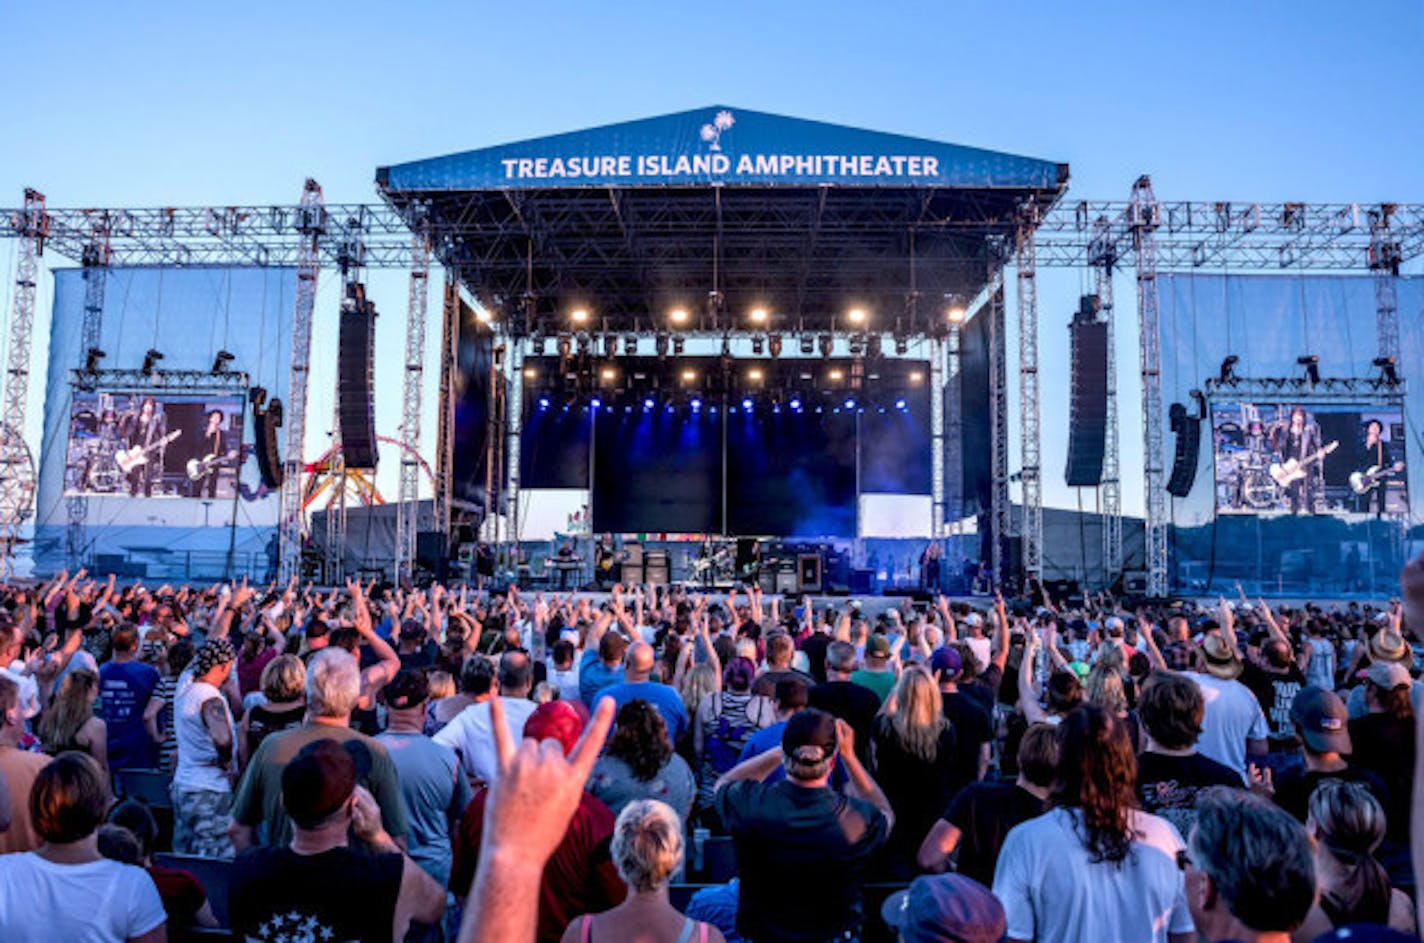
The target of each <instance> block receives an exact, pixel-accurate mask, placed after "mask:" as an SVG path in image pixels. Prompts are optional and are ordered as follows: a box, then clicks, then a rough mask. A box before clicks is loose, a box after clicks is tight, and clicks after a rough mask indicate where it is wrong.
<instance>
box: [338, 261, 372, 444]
mask: <svg viewBox="0 0 1424 943" xmlns="http://www.w3.org/2000/svg"><path fill="white" fill-rule="evenodd" d="M353 287H354V288H360V286H359V285H356V286H353ZM354 294H355V296H356V297H354V298H348V299H347V303H346V304H344V305H342V311H341V330H340V333H339V337H338V339H337V355H336V356H337V360H336V411H337V427H338V430H339V431H340V433H341V453H342V455H343V456H344V458H345V460H346V467H347V468H375V467H376V459H377V454H376V402H375V398H374V396H373V393H372V363H373V360H374V359H375V342H376V306H375V305H374V304H372V303H371V302H369V301H367V300H366V299H365V291H364V290H361V291H359V292H354Z"/></svg>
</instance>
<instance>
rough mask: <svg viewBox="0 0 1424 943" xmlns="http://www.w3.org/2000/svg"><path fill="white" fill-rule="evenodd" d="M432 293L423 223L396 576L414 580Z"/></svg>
mask: <svg viewBox="0 0 1424 943" xmlns="http://www.w3.org/2000/svg"><path fill="white" fill-rule="evenodd" d="M429 296H430V236H429V234H428V232H427V227H426V225H425V224H424V223H421V224H420V225H418V226H417V227H416V230H415V233H414V234H413V235H412V236H411V241H410V286H409V291H408V297H407V299H406V317H405V374H404V376H403V377H402V385H401V426H400V440H401V464H400V483H399V487H398V489H397V491H396V501H397V503H396V561H395V564H396V580H397V582H408V581H409V580H410V577H411V573H412V571H413V568H414V564H415V543H416V532H417V529H418V524H419V520H418V518H419V508H420V404H421V394H422V393H423V392H424V386H425V318H426V311H427V309H428V305H429Z"/></svg>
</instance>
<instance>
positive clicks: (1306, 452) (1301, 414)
mask: <svg viewBox="0 0 1424 943" xmlns="http://www.w3.org/2000/svg"><path fill="white" fill-rule="evenodd" d="M1271 448H1273V449H1274V450H1275V452H1276V454H1277V455H1279V456H1280V460H1281V462H1282V464H1284V463H1286V462H1289V461H1291V460H1292V459H1294V460H1295V461H1296V462H1298V463H1301V464H1304V463H1305V462H1306V459H1308V458H1309V457H1310V456H1312V455H1314V454H1315V453H1316V452H1318V451H1320V426H1319V425H1317V424H1316V423H1315V422H1314V421H1313V420H1312V419H1311V418H1310V417H1309V415H1307V413H1306V411H1305V407H1304V406H1292V407H1291V411H1290V421H1289V422H1287V423H1284V424H1280V423H1278V424H1277V425H1276V426H1275V427H1274V428H1273V429H1272V430H1271ZM1322 478H1323V475H1322V472H1321V466H1320V462H1319V461H1314V462H1312V463H1311V465H1310V467H1309V468H1307V469H1306V474H1305V475H1303V476H1302V477H1301V478H1299V479H1298V480H1296V481H1293V482H1291V483H1290V484H1288V485H1286V489H1285V490H1286V499H1287V500H1288V501H1289V502H1290V511H1291V513H1292V514H1314V513H1315V502H1316V499H1317V498H1318V497H1319V495H1320V492H1321V490H1322V489H1321V484H1322V483H1323V482H1322Z"/></svg>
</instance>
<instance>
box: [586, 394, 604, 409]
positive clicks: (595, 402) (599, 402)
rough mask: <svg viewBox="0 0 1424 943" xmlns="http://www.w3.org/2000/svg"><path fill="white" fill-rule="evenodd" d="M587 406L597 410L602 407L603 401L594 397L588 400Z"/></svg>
mask: <svg viewBox="0 0 1424 943" xmlns="http://www.w3.org/2000/svg"><path fill="white" fill-rule="evenodd" d="M588 405H590V406H592V407H593V408H594V409H597V408H598V407H600V406H602V405H603V400H601V399H599V398H598V397H597V396H595V397H594V398H593V399H591V400H589V403H588Z"/></svg>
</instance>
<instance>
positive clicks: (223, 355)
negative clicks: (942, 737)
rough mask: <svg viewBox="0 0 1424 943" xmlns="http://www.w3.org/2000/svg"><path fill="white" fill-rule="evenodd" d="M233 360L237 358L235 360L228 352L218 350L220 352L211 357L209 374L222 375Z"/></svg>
mask: <svg viewBox="0 0 1424 943" xmlns="http://www.w3.org/2000/svg"><path fill="white" fill-rule="evenodd" d="M235 359H237V358H235V357H234V356H233V355H232V354H230V353H229V352H227V351H225V350H220V351H218V352H217V355H216V356H215V357H213V366H212V370H210V371H209V372H211V373H223V372H225V371H226V370H227V365H228V364H230V363H232V362H233V361H234V360H235Z"/></svg>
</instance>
